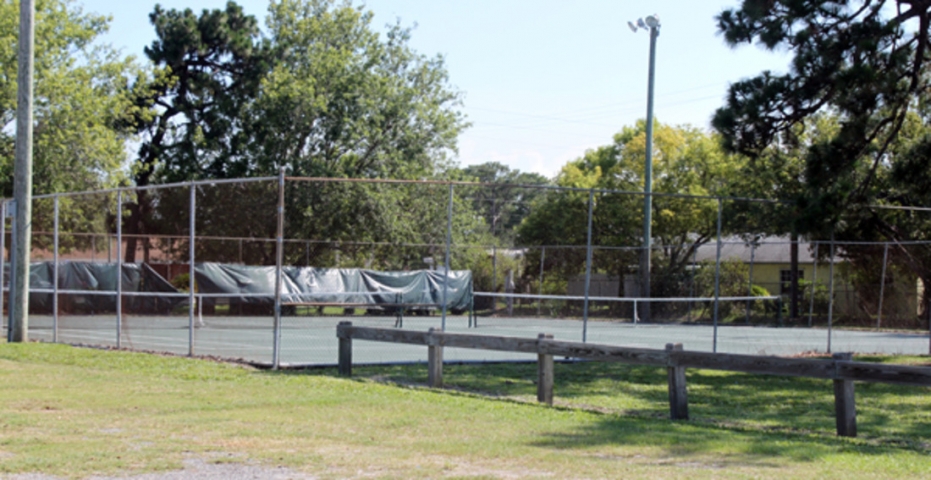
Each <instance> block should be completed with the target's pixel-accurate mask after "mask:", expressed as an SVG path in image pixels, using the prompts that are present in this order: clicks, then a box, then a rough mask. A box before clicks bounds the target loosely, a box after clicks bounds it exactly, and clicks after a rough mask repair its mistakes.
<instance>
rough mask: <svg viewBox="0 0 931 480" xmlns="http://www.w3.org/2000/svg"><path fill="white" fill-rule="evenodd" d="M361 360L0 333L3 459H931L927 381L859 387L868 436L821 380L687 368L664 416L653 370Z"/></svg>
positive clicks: (901, 472) (840, 464) (807, 464)
mask: <svg viewBox="0 0 931 480" xmlns="http://www.w3.org/2000/svg"><path fill="white" fill-rule="evenodd" d="M357 372H358V374H359V376H360V377H361V378H357V379H353V380H347V379H341V378H336V377H335V373H334V372H333V371H331V370H313V371H307V372H269V371H258V370H254V369H251V368H248V367H241V366H236V365H229V364H221V363H215V362H210V361H204V360H191V359H185V358H171V357H160V356H155V355H148V354H139V353H127V352H112V351H100V350H90V349H80V348H72V347H67V346H62V345H44V344H27V345H8V344H0V474H12V473H26V472H31V473H46V474H52V475H58V476H63V477H72V478H83V477H87V476H91V475H130V474H134V473H140V472H151V471H164V470H173V469H178V468H181V467H182V465H183V461H184V460H185V459H186V458H191V457H193V458H198V459H205V460H207V461H213V462H230V461H232V462H242V463H250V462H256V463H258V464H261V465H268V466H278V465H281V466H287V467H291V468H294V469H296V470H299V471H304V472H308V473H310V474H312V475H314V476H317V477H320V478H353V477H356V478H362V477H365V478H426V477H429V478H523V477H547V478H622V477H623V478H655V477H666V478H676V477H688V478H755V477H769V478H772V477H790V478H825V477H833V478H854V477H874V478H906V477H920V476H923V475H926V474H927V472H929V471H931V455H929V453H931V446H929V445H928V441H929V438H931V410H929V408H928V407H929V406H931V398H929V396H928V393H929V391H928V389H920V388H918V389H916V388H906V387H891V386H882V385H858V387H857V388H858V392H857V393H858V398H857V399H858V402H859V403H858V407H859V409H860V430H861V438H858V439H842V438H837V437H835V436H834V435H833V417H832V416H831V410H832V406H831V398H832V397H831V393H830V385H829V383H827V382H821V381H810V382H808V381H800V380H786V381H783V380H781V379H779V380H777V379H774V378H764V377H752V376H740V375H732V374H717V373H712V372H705V371H697V372H690V374H689V382H690V383H689V385H690V392H689V394H690V402H691V405H690V407H691V413H692V417H693V418H694V420H692V421H689V422H670V421H668V420H666V419H665V416H666V404H665V373H664V372H663V371H661V370H657V369H644V368H630V367H621V366H616V365H614V366H612V365H606V364H574V365H562V364H561V365H557V370H556V372H557V378H556V385H557V388H556V397H557V400H558V403H559V404H560V405H561V408H549V407H544V406H540V405H536V404H534V403H532V399H533V395H534V391H535V390H534V388H535V387H534V386H533V383H532V379H533V377H534V375H535V370H534V367H533V366H532V365H491V366H449V367H447V370H446V378H447V382H448V383H449V384H450V385H452V386H453V387H454V388H455V389H456V390H442V391H434V390H429V389H424V388H421V387H418V386H417V385H422V383H423V382H425V380H426V370H425V368H423V367H418V366H408V367H381V368H364V369H357ZM373 379H374V380H377V381H372V380H373ZM384 381H389V382H397V384H385V383H382V382H384ZM412 385H413V386H414V388H411V386H412ZM486 394H492V395H494V396H493V397H492V396H485V395H486ZM525 400H526V402H524V401H525Z"/></svg>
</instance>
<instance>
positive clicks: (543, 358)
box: [537, 333, 553, 405]
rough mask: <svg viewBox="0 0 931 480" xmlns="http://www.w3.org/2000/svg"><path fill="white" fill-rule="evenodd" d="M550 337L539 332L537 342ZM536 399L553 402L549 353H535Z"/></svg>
mask: <svg viewBox="0 0 931 480" xmlns="http://www.w3.org/2000/svg"><path fill="white" fill-rule="evenodd" d="M552 339H553V336H552V335H549V334H545V333H541V334H539V335H537V344H538V345H539V344H541V343H543V342H545V341H547V340H552ZM537 401H538V402H541V403H545V404H547V405H552V404H553V356H552V355H549V354H544V353H538V354H537Z"/></svg>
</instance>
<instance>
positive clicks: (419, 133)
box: [250, 0, 465, 178]
mask: <svg viewBox="0 0 931 480" xmlns="http://www.w3.org/2000/svg"><path fill="white" fill-rule="evenodd" d="M372 19H373V15H372V13H371V12H369V11H365V10H364V9H363V8H362V7H358V8H357V7H354V6H353V5H352V4H351V3H350V2H349V1H342V2H340V1H336V0H281V1H273V2H272V3H271V5H270V7H269V16H268V20H267V27H268V32H269V40H270V42H271V44H272V50H273V54H274V58H275V59H276V60H275V65H274V67H273V68H272V69H271V71H270V72H269V74H268V76H267V78H266V79H265V81H264V82H263V85H262V90H261V93H260V95H259V97H258V99H257V101H256V103H255V105H254V108H253V110H252V111H251V112H250V117H251V118H254V119H260V121H257V122H255V123H253V124H252V125H251V128H250V130H251V138H250V145H251V147H252V148H251V150H250V153H251V155H252V160H253V165H254V168H255V171H256V172H271V171H276V170H277V168H278V167H281V166H284V167H287V169H288V170H289V171H290V172H291V173H292V174H294V175H302V176H311V177H355V178H425V177H427V178H429V177H433V176H435V175H437V174H438V173H440V172H443V171H445V170H446V169H448V167H449V165H448V157H447V155H448V154H449V153H450V152H452V151H454V150H455V147H456V140H457V138H458V135H459V132H460V131H461V130H462V129H463V128H464V127H465V123H464V122H463V120H462V116H461V114H460V113H458V112H457V111H456V107H457V106H458V105H459V100H460V94H459V93H458V92H456V91H455V90H453V89H452V88H451V87H450V86H449V85H448V75H447V72H446V69H445V66H444V63H443V58H442V57H434V58H428V57H426V56H424V55H421V54H418V53H417V52H415V51H414V50H413V49H412V48H411V47H410V46H409V44H408V43H409V40H410V35H411V31H410V29H407V28H403V27H401V26H400V25H398V24H395V25H391V26H389V27H388V29H387V32H386V33H385V34H384V36H383V37H382V36H381V35H380V34H379V33H378V32H376V31H374V30H373V28H372V25H371V24H372Z"/></svg>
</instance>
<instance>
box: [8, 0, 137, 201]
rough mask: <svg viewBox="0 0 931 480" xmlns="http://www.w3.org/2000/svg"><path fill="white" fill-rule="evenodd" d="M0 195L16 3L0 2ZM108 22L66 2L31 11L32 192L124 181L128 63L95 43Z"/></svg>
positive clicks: (11, 101) (12, 103) (51, 0)
mask: <svg viewBox="0 0 931 480" xmlns="http://www.w3.org/2000/svg"><path fill="white" fill-rule="evenodd" d="M0 19H2V20H0V58H3V59H4V61H2V62H0V127H2V129H0V190H2V191H0V194H2V195H3V196H4V197H11V196H12V193H13V175H12V173H13V141H14V138H13V133H14V130H15V129H14V128H13V127H12V126H13V124H14V123H15V117H16V90H17V85H16V82H17V75H16V72H17V62H16V55H17V54H16V52H17V39H18V37H19V3H18V2H14V1H11V0H5V1H2V2H0ZM107 23H108V19H107V18H106V17H103V16H99V15H94V14H87V13H84V12H83V11H82V10H81V8H80V7H79V6H78V5H76V4H75V2H73V1H71V0H47V1H42V2H38V4H37V6H36V31H35V91H34V95H35V97H34V98H35V99H34V101H35V111H34V121H35V128H34V140H33V141H34V145H33V176H34V192H35V193H36V194H43V193H54V192H61V191H76V190H91V189H96V188H101V187H108V186H113V185H114V184H116V183H118V182H119V181H120V180H121V179H122V178H123V176H122V172H121V170H120V169H121V167H122V164H123V161H124V159H125V157H126V155H125V152H124V142H125V141H126V140H127V139H128V138H129V136H128V132H127V131H126V130H122V129H120V128H117V125H118V124H119V123H120V121H121V120H122V118H123V115H125V114H126V113H128V112H130V111H131V109H130V105H129V99H128V96H127V94H126V91H125V84H126V82H127V80H128V77H130V76H131V75H132V74H133V68H132V60H131V59H121V58H119V56H118V54H117V52H116V51H115V50H113V49H111V48H110V47H108V46H105V45H99V44H98V43H96V42H97V38H98V37H99V36H100V35H101V34H103V33H104V32H106V30H107Z"/></svg>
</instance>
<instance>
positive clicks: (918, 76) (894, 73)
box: [713, 0, 931, 291]
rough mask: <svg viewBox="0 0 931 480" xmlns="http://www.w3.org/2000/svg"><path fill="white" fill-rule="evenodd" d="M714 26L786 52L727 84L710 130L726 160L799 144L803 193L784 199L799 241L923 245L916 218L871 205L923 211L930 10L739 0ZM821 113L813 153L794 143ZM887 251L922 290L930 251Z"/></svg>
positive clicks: (908, 4)
mask: <svg viewBox="0 0 931 480" xmlns="http://www.w3.org/2000/svg"><path fill="white" fill-rule="evenodd" d="M718 27H719V30H720V31H721V32H722V33H723V34H724V38H725V40H726V42H727V43H728V44H730V45H731V46H737V45H739V44H741V43H753V42H757V43H759V44H761V45H763V46H765V47H766V48H769V49H787V50H789V51H791V52H792V53H793V56H794V57H793V60H792V62H791V68H790V71H789V72H788V73H786V74H783V75H775V74H773V73H771V72H763V73H762V74H760V75H759V76H757V77H755V78H752V79H748V80H744V81H741V82H738V83H735V84H734V85H732V86H731V88H730V91H729V94H728V99H727V104H726V105H725V106H724V107H723V108H721V109H719V110H718V111H717V112H716V114H715V117H714V119H713V124H714V126H715V128H716V129H717V130H718V131H719V132H720V133H721V135H722V137H723V138H724V140H725V146H726V148H727V149H728V150H730V151H737V152H742V153H745V154H747V155H748V156H750V157H751V158H754V157H760V158H766V157H767V153H766V152H767V150H768V149H770V148H771V147H772V146H773V145H774V144H776V145H778V144H779V143H784V142H786V141H788V142H794V143H797V144H800V145H802V146H803V147H802V148H801V149H800V150H801V152H802V158H803V165H804V171H803V175H802V177H801V179H802V189H801V191H800V194H799V195H798V196H796V197H794V198H790V199H789V200H790V201H792V202H793V203H794V207H795V213H796V214H797V220H796V222H795V224H796V226H797V228H798V229H799V231H800V232H801V233H808V234H810V235H812V236H820V237H822V238H826V237H827V236H828V235H833V236H834V237H835V238H837V239H838V240H840V241H843V240H861V241H863V240H876V241H892V242H903V241H911V240H927V239H928V237H927V235H926V234H925V233H924V232H925V231H927V230H925V229H924V228H923V227H919V225H926V224H925V223H924V222H925V220H924V218H923V217H924V215H922V214H920V213H919V212H904V211H896V210H887V209H882V208H876V207H874V206H872V205H877V204H879V205H883V204H885V205H897V206H908V205H925V204H926V203H923V202H924V201H926V199H925V198H923V196H924V193H923V192H924V190H922V188H923V187H922V185H921V184H922V182H923V181H924V180H923V178H924V177H926V172H927V169H926V168H925V167H927V166H928V165H927V161H926V160H923V157H924V155H925V154H926V152H927V151H931V149H928V147H927V145H929V144H931V136H929V135H928V134H927V127H926V125H927V119H928V115H927V114H928V109H927V103H926V102H925V96H926V94H927V92H928V89H929V87H931V83H929V82H931V77H929V76H928V75H927V72H926V70H927V64H928V60H929V48H928V46H929V27H931V5H929V4H928V3H927V2H923V1H921V2H919V1H910V0H897V1H893V0H860V1H844V2H837V1H827V0H803V1H791V0H775V1H764V0H747V1H744V2H743V3H742V5H741V6H740V7H739V8H735V9H729V10H726V11H724V12H723V13H722V14H721V15H719V16H718ZM825 113H827V114H829V115H831V116H833V117H834V118H836V121H837V124H836V127H835V128H834V129H833V130H832V131H831V132H827V133H828V134H827V135H823V136H821V137H820V138H817V139H816V140H815V141H812V142H810V143H803V142H795V141H794V140H793V137H794V136H796V135H798V134H799V132H803V131H804V125H805V123H806V121H808V120H810V119H811V118H813V117H814V116H817V115H821V114H825ZM800 127H801V128H800ZM770 170H775V169H770ZM873 250H875V249H873ZM895 250H896V254H897V255H896V257H898V259H897V260H895V261H898V262H903V263H904V264H907V265H909V269H910V270H911V271H912V272H913V273H914V274H916V275H917V276H918V277H919V278H921V279H922V281H923V283H924V284H925V285H931V283H929V281H931V263H929V260H931V256H929V255H928V253H927V252H923V251H922V249H920V248H918V247H911V248H907V247H905V246H903V244H901V243H899V245H898V246H897V248H896V249H895ZM875 253H876V252H875V251H870V249H869V248H866V247H853V246H850V247H848V248H847V249H846V250H845V255H851V256H858V255H875ZM860 263H861V264H865V263H864V262H860ZM925 291H927V289H926V290H925Z"/></svg>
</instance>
